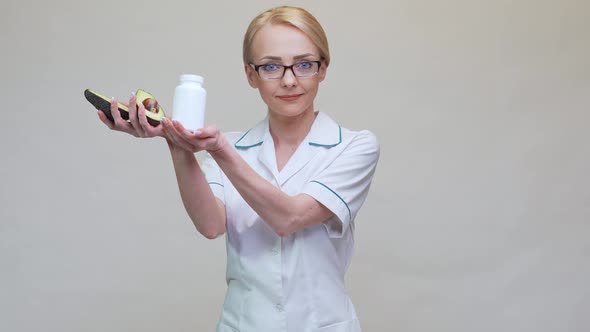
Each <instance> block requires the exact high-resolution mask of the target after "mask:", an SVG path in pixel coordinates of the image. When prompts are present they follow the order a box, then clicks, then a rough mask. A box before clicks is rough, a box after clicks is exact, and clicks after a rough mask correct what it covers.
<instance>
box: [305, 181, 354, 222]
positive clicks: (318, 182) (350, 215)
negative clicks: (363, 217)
mask: <svg viewBox="0 0 590 332" xmlns="http://www.w3.org/2000/svg"><path fill="white" fill-rule="evenodd" d="M310 182H315V183H317V184H319V185H320V186H322V187H324V188H326V189H328V190H329V191H331V192H332V194H334V195H336V197H338V198H340V200H341V201H342V203H344V206H346V209H347V210H348V218H349V220H350V221H352V213H350V208H349V207H348V204H346V202H345V201H344V199H342V197H340V195H338V194H337V193H336V192H335V191H334V190H332V188H330V187H328V186H326V185H325V184H323V183H321V182H320V181H316V180H312V181H310Z"/></svg>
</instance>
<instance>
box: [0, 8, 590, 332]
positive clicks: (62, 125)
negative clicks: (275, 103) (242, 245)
mask: <svg viewBox="0 0 590 332" xmlns="http://www.w3.org/2000/svg"><path fill="white" fill-rule="evenodd" d="M281 4H285V3H282V2H277V1H268V0H266V1H164V2H162V1H112V0H111V1H60V0H56V1H47V2H44V1H16V0H8V1H6V0H5V1H3V2H2V3H0V40H1V41H2V43H1V46H0V49H1V52H0V94H1V97H2V111H1V112H2V113H1V114H2V121H1V122H0V126H1V128H0V129H1V135H2V136H1V140H0V142H1V143H0V149H1V150H0V151H1V157H0V158H1V160H2V161H1V163H0V181H1V183H2V185H1V186H0V188H1V189H0V195H1V196H0V198H1V200H0V204H1V205H0V330H1V331H7V332H8V331H10V332H16V331H19V332H20V331H23V332H24V331H26V332H28V331H56V332H74V331H112V332H115V331H212V330H213V329H214V327H215V324H216V321H217V319H218V317H219V313H220V308H221V303H222V301H223V296H224V293H225V280H224V276H225V242H224V241H225V240H224V238H223V237H221V238H219V239H216V240H213V241H210V240H206V239H205V238H203V237H202V236H200V235H199V234H198V233H197V232H196V230H195V229H194V227H193V225H192V223H191V222H190V220H189V219H188V217H187V215H186V213H185V211H184V209H183V207H182V203H181V200H180V196H179V193H178V191H177V185H176V180H175V176H174V171H173V168H172V163H171V160H170V157H169V153H168V150H167V147H166V144H165V142H164V141H163V140H162V139H146V140H142V139H135V138H132V137H131V136H128V135H125V134H121V133H116V132H111V131H109V130H108V129H107V128H106V127H105V126H104V125H103V124H102V123H100V122H99V120H98V117H97V116H96V114H95V111H94V110H93V108H92V106H91V105H90V104H89V103H88V102H87V101H86V100H85V99H84V97H83V91H84V89H86V88H92V89H95V90H97V91H99V92H103V93H105V94H107V95H113V96H115V97H118V98H120V99H124V100H127V99H128V96H129V93H130V92H131V91H134V90H136V89H137V88H143V89H146V90H148V91H150V92H152V93H153V94H154V95H155V96H156V97H158V99H159V100H160V102H161V103H162V104H163V105H164V107H165V108H166V109H167V110H168V111H171V108H172V94H173V90H174V87H175V85H176V84H177V82H178V76H179V75H180V74H182V73H196V74H200V75H203V76H204V77H205V87H206V89H207V91H208V94H209V95H208V104H207V112H208V113H207V122H209V123H215V124H217V125H218V126H219V127H220V128H222V129H223V130H224V131H234V130H246V129H248V128H250V127H251V126H252V125H254V124H255V123H256V122H257V121H258V120H260V119H261V118H262V117H264V115H265V112H266V110H265V107H264V106H265V105H264V104H263V103H262V102H261V100H260V97H259V96H258V92H257V91H256V90H253V89H251V88H250V87H249V86H248V84H247V81H246V79H245V76H244V73H243V67H242V62H241V47H242V44H241V43H242V37H243V33H244V32H245V30H246V27H247V25H248V23H249V22H250V20H251V19H252V18H253V17H254V16H255V15H257V14H258V13H260V12H261V11H263V10H265V9H267V8H270V7H274V6H276V5H281ZM286 4H291V5H300V6H303V7H305V8H307V9H309V10H310V11H311V12H312V13H313V14H314V15H315V16H316V17H317V18H318V19H319V20H320V22H321V23H322V24H323V26H324V28H325V30H326V32H327V34H328V38H329V41H330V45H331V52H332V59H333V60H332V63H331V65H330V68H329V70H328V76H327V79H326V80H325V81H324V82H323V83H322V85H321V87H320V93H319V96H318V99H317V103H316V105H317V108H318V109H320V110H322V111H325V112H328V113H329V114H330V115H331V116H332V117H334V118H335V119H336V120H337V121H338V122H339V123H340V124H341V125H342V126H344V127H348V128H352V129H369V130H371V131H373V132H374V133H375V134H377V136H378V137H379V139H380V142H381V160H380V164H379V166H378V169H377V173H376V176H375V178H374V182H373V186H372V188H371V192H370V194H369V197H368V199H367V201H366V204H365V206H364V207H363V209H361V211H360V213H359V215H358V217H357V219H356V226H357V227H356V233H355V238H356V253H355V256H354V258H353V262H352V265H351V268H350V270H349V273H348V275H347V285H348V288H349V290H350V293H351V296H352V299H353V302H354V303H355V305H356V308H357V312H358V314H359V317H360V320H361V324H362V326H363V329H364V331H371V332H373V331H400V332H422V331H424V332H431V331H436V332H451V331H452V332H460V331H461V332H468V331H469V332H470V331H479V332H485V331H514V332H525V331H527V332H528V331H530V332H533V331H534V332H550V331H560V332H561V331H576V332H577V331H579V332H582V331H589V330H590V315H589V314H590V283H589V280H590V177H589V176H588V170H589V169H590V130H589V128H590V2H588V1H587V0H578V1H575V0H553V1H548V0H538V1H533V0H514V1H507V0H499V1H492V0H488V1H467V0H449V1H437V0H412V1H410V0H407V1H397V0H392V1H387V0H383V1H374V0H367V1H292V2H287V3H286Z"/></svg>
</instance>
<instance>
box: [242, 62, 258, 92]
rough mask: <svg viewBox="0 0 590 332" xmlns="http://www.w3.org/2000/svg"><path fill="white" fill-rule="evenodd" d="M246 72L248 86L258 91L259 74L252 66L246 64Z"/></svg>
mask: <svg viewBox="0 0 590 332" xmlns="http://www.w3.org/2000/svg"><path fill="white" fill-rule="evenodd" d="M244 71H245V72H246V78H247V79H248V84H250V86H251V87H253V88H254V89H258V73H257V72H256V70H254V68H252V66H250V65H248V64H245V65H244Z"/></svg>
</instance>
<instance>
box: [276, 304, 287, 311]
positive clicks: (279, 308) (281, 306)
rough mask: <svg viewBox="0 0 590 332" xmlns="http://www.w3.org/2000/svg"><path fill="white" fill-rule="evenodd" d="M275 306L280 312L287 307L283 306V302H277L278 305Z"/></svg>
mask: <svg viewBox="0 0 590 332" xmlns="http://www.w3.org/2000/svg"><path fill="white" fill-rule="evenodd" d="M275 308H276V309H277V311H278V312H283V310H285V309H284V308H283V305H282V304H280V303H277V305H276V306H275Z"/></svg>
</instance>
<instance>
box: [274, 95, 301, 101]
mask: <svg viewBox="0 0 590 332" xmlns="http://www.w3.org/2000/svg"><path fill="white" fill-rule="evenodd" d="M302 95H303V94H298V95H285V96H278V98H280V99H281V100H284V101H294V100H297V99H298V98H299V97H301V96H302Z"/></svg>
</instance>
